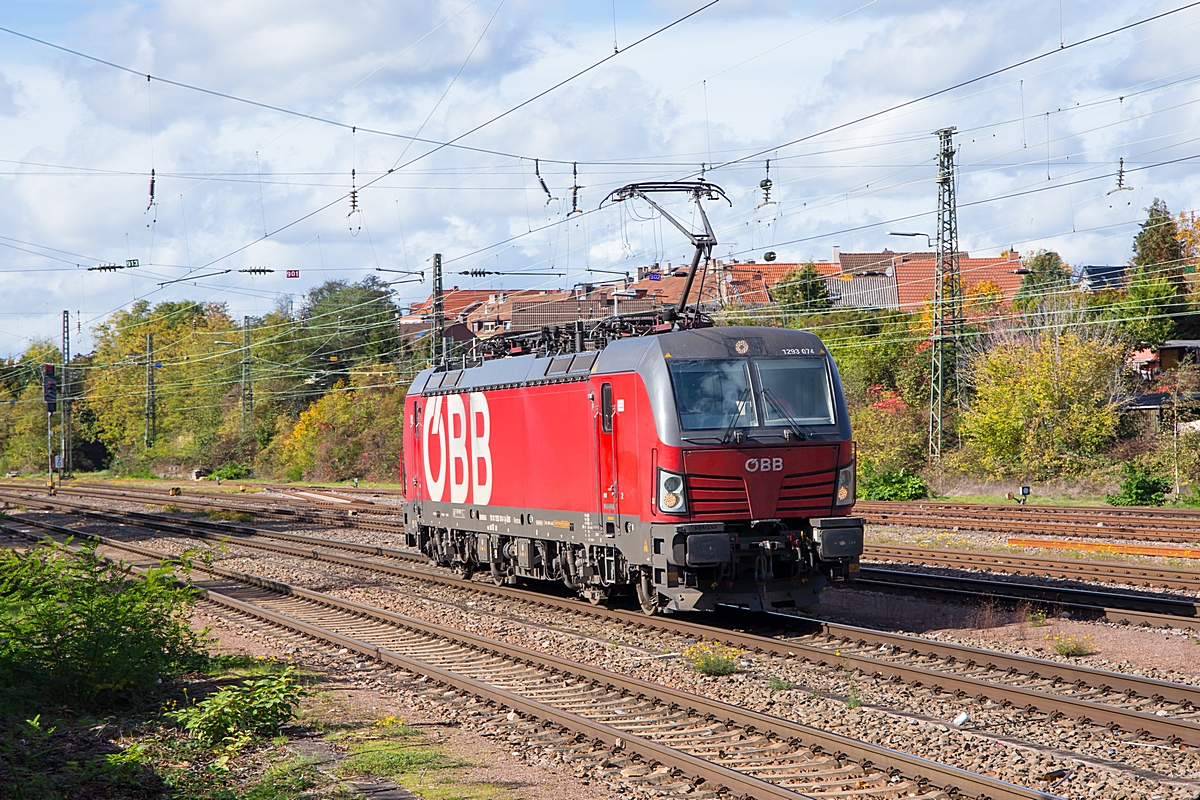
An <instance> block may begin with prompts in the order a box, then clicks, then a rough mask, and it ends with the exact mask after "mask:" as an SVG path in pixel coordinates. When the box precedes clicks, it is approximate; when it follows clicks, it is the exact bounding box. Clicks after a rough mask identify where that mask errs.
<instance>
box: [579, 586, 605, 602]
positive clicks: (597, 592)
mask: <svg viewBox="0 0 1200 800" xmlns="http://www.w3.org/2000/svg"><path fill="white" fill-rule="evenodd" d="M583 599H584V600H587V601H588V602H589V603H591V604H592V605H594V606H604V605H608V600H609V594H608V590H607V589H589V590H588V591H586V592H584V593H583Z"/></svg>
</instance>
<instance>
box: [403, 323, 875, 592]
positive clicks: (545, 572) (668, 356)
mask: <svg viewBox="0 0 1200 800" xmlns="http://www.w3.org/2000/svg"><path fill="white" fill-rule="evenodd" d="M672 327H674V328H675V329H673V330H672V329H670V328H672ZM664 328H665V329H664ZM589 344H590V345H591V346H590V347H589V346H580V345H589ZM534 349H535V352H530V353H527V354H523V355H510V356H506V357H501V358H494V359H484V360H480V361H478V362H475V363H467V364H465V365H463V364H462V363H461V362H460V363H459V364H456V365H455V366H444V365H443V366H438V367H436V368H432V369H429V370H426V371H424V372H422V373H421V374H420V375H418V376H417V378H416V379H415V380H414V382H413V384H412V386H411V388H410V390H409V394H408V397H407V399H406V401H405V423H404V457H403V463H402V476H401V477H402V480H403V482H404V486H405V495H406V497H405V531H406V537H407V539H408V542H409V544H410V545H411V546H413V547H418V548H420V549H421V550H422V551H423V552H425V553H426V554H428V555H429V557H430V558H431V559H432V560H433V561H435V562H437V563H439V564H442V565H445V566H449V567H452V568H454V569H456V570H457V571H458V572H460V573H461V574H464V575H469V574H472V573H475V572H485V573H489V574H490V576H491V578H492V580H494V581H495V582H496V583H498V584H515V583H520V582H537V581H561V582H562V583H564V584H566V585H567V586H568V587H569V588H570V589H571V590H573V591H575V592H577V593H579V594H580V595H581V596H583V597H585V598H588V599H589V600H591V601H593V602H601V601H604V600H606V599H608V598H611V597H614V596H618V595H634V596H636V597H637V598H638V600H639V602H640V604H641V606H642V609H643V610H644V611H646V613H658V612H661V611H671V610H683V609H711V608H713V607H714V606H715V605H717V604H728V605H736V606H743V607H747V608H751V609H772V608H779V607H784V606H804V605H810V604H812V603H815V602H817V600H818V596H819V594H820V591H821V590H822V589H823V588H824V586H825V585H826V584H827V582H828V581H830V580H834V581H837V580H845V579H849V578H853V577H854V575H855V574H856V573H857V571H858V561H859V557H860V556H861V554H862V544H863V528H862V520H861V519H860V518H858V517H855V516H852V515H851V511H852V508H853V505H854V499H855V486H854V472H855V465H854V445H853V441H852V439H851V432H850V425H849V416H848V414H847V411H846V404H845V399H844V397H843V393H842V388H841V381H840V378H839V377H838V372H837V367H836V365H835V364H834V362H833V360H832V359H831V358H830V357H829V355H828V352H827V351H826V349H825V347H824V346H823V345H822V344H821V342H820V340H819V339H818V338H817V337H816V336H814V335H813V334H811V333H807V332H803V331H794V330H785V329H776V328H757V327H699V326H695V327H688V326H680V325H678V324H676V325H674V326H670V325H660V326H659V327H658V328H656V329H655V330H654V331H653V334H652V335H650V334H649V333H648V334H647V335H637V336H630V335H627V334H625V335H622V336H620V337H612V338H611V339H609V340H604V341H597V340H594V339H593V340H590V341H589V342H583V341H581V339H580V338H578V337H577V338H576V340H575V341H574V342H569V343H568V345H567V346H559V347H552V346H549V345H543V346H540V347H537V348H534Z"/></svg>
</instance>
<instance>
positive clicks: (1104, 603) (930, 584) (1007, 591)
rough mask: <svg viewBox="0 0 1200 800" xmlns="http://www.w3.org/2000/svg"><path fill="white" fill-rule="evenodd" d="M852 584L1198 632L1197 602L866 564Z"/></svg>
mask: <svg viewBox="0 0 1200 800" xmlns="http://www.w3.org/2000/svg"><path fill="white" fill-rule="evenodd" d="M855 584H856V585H857V586H859V587H861V588H870V589H882V590H885V591H886V590H901V591H905V592H917V593H920V594H922V595H923V596H929V595H931V594H936V595H940V596H943V597H948V598H958V599H980V598H982V599H991V600H999V601H1002V602H1005V603H1033V604H1036V605H1043V606H1046V605H1048V606H1054V607H1057V608H1062V609H1072V610H1075V611H1082V612H1086V613H1088V614H1098V615H1101V616H1103V617H1104V618H1105V619H1107V620H1108V621H1109V622H1125V623H1129V624H1131V625H1149V626H1151V627H1161V628H1183V629H1187V630H1200V603H1198V602H1196V601H1194V600H1181V599H1176V598H1170V597H1153V596H1146V595H1137V594H1128V593H1124V592H1114V591H1111V590H1104V589H1072V588H1066V587H1058V586H1047V585H1036V584H1030V583H1016V582H1012V581H1002V580H995V579H988V578H969V577H964V576H962V575H943V574H931V573H925V572H910V571H906V570H901V569H876V568H871V567H863V568H862V570H861V571H860V573H859V576H858V577H857V578H856V579H855Z"/></svg>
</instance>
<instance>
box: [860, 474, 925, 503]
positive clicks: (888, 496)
mask: <svg viewBox="0 0 1200 800" xmlns="http://www.w3.org/2000/svg"><path fill="white" fill-rule="evenodd" d="M859 496H860V497H861V498H862V499H863V500H924V499H925V498H926V497H929V486H928V484H926V483H925V479H924V478H922V477H921V476H920V475H914V474H913V473H911V472H909V471H908V470H906V469H901V470H899V471H897V472H880V473H873V474H868V475H865V476H864V477H863V481H862V486H861V487H860V491H859Z"/></svg>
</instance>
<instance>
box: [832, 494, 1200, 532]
mask: <svg viewBox="0 0 1200 800" xmlns="http://www.w3.org/2000/svg"><path fill="white" fill-rule="evenodd" d="M854 513H856V514H858V515H860V516H862V517H865V518H866V520H867V521H868V522H870V523H874V524H876V525H907V526H913V527H923V528H937V529H950V530H968V531H986V532H990V533H1004V534H1014V535H1020V536H1026V535H1039V536H1066V537H1085V538H1104V539H1131V540H1138V541H1152V542H1194V541H1196V540H1200V509H1174V508H1172V509H1155V508H1109V507H1102V506H1001V505H983V504H975V503H945V502H938V501H926V500H916V501H910V502H860V503H856V504H855V506H854Z"/></svg>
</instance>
